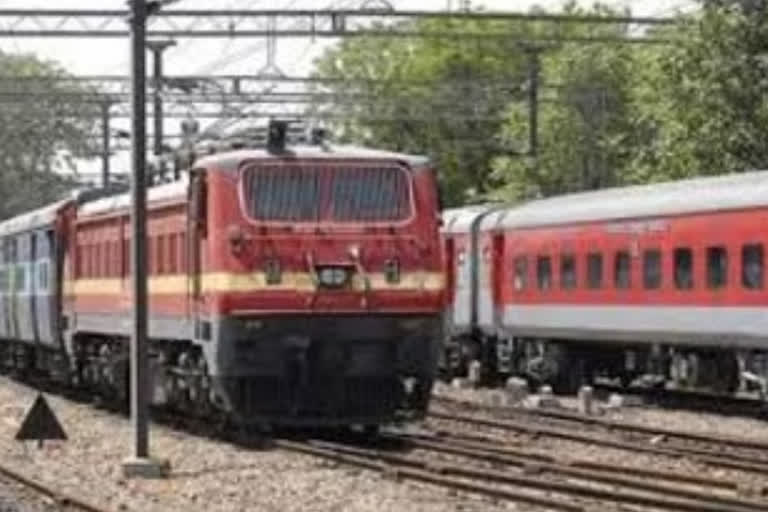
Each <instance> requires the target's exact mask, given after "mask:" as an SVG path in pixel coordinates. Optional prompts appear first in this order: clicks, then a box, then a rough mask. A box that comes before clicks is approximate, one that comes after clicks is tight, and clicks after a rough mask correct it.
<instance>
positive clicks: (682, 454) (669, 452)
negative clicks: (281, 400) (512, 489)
mask: <svg viewBox="0 0 768 512" xmlns="http://www.w3.org/2000/svg"><path fill="white" fill-rule="evenodd" d="M429 416H430V417H432V418H434V419H439V420H447V421H457V422H461V423H468V424H473V425H479V426H485V427H491V428H498V429H502V430H512V431H516V432H524V433H526V434H530V435H533V436H546V437H551V438H556V439H563V440H566V441H575V442H578V443H586V444H591V445H597V446H605V447H608V448H616V449H619V450H625V451H630V452H643V453H650V454H654V455H664V456H667V457H673V458H677V459H679V458H688V459H693V460H696V461H698V462H701V463H704V464H707V465H710V466H715V467H721V468H727V469H734V470H738V471H745V472H750V473H757V474H762V475H768V463H760V462H757V463H756V462H751V461H743V460H738V459H734V458H733V457H726V456H715V455H709V454H692V453H690V452H689V451H688V450H687V449H684V448H671V447H656V446H646V445H645V444H640V443H632V442H626V441H617V440H611V439H605V438H604V437H601V436H597V435H588V434H581V433H578V432H574V431H572V430H565V429H557V428H554V427H547V426H534V425H530V424H526V423H521V422H516V421H512V420H495V419H488V418H478V417H475V416H467V415H461V414H445V413H439V412H434V411H432V412H430V413H429Z"/></svg>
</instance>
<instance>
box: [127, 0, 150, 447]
mask: <svg viewBox="0 0 768 512" xmlns="http://www.w3.org/2000/svg"><path fill="white" fill-rule="evenodd" d="M131 5H132V17H131V59H132V73H131V109H132V113H131V123H132V128H131V135H132V136H131V161H132V166H133V169H132V170H133V180H132V182H131V183H132V188H131V193H132V196H133V204H132V207H133V211H132V214H133V215H132V221H133V224H132V228H133V238H132V244H133V245H132V256H133V258H132V261H133V272H132V276H131V277H132V280H133V283H132V284H133V286H132V289H133V307H134V309H133V332H132V336H131V421H132V423H133V431H134V442H135V446H134V448H135V453H134V455H135V457H136V458H137V459H147V458H149V427H148V424H147V422H148V419H149V418H148V416H149V403H148V400H147V399H148V391H149V390H148V386H147V384H148V377H149V371H148V370H149V364H148V359H147V259H146V256H147V254H146V228H147V204H146V202H147V188H146V185H147V184H146V165H147V147H146V146H147V133H146V132H147V125H146V122H147V121H146V120H147V112H146V99H147V98H146V95H147V91H146V87H147V69H146V64H147V62H146V53H145V52H146V21H147V6H146V2H145V0H133V1H132V2H131Z"/></svg>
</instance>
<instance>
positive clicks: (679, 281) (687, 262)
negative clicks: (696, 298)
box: [675, 247, 693, 290]
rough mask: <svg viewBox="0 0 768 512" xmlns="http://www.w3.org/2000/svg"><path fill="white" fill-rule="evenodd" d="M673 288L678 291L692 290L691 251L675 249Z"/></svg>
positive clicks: (683, 248)
mask: <svg viewBox="0 0 768 512" xmlns="http://www.w3.org/2000/svg"><path fill="white" fill-rule="evenodd" d="M675 286H676V287H677V288H678V289H679V290H690V289H691V288H693V251H691V250H690V249H688V248H686V247H681V248H678V249H675Z"/></svg>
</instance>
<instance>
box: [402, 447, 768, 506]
mask: <svg viewBox="0 0 768 512" xmlns="http://www.w3.org/2000/svg"><path fill="white" fill-rule="evenodd" d="M407 443H408V445H409V446H412V447H414V448H421V449H425V450H433V451H437V452H443V453H449V454H452V455H459V456H463V457H471V458H477V459H480V460H485V461H488V462H495V463H499V464H506V465H511V466H516V467H519V468H521V469H523V470H526V472H527V473H528V474H530V473H531V472H534V471H535V472H541V473H549V474H553V475H560V476H565V477H570V478H575V479H578V480H584V481H593V482H600V483H603V484H610V485H616V486H621V487H628V488H633V489H636V490H641V491H648V492H652V493H656V494H661V495H664V496H672V497H677V498H682V499H687V500H693V501H701V502H702V504H701V505H700V506H701V507H702V508H701V511H702V512H705V511H710V512H722V511H723V509H722V506H727V507H736V509H738V510H741V509H751V510H755V511H761V510H762V511H764V510H766V509H768V502H766V501H753V500H747V499H742V498H735V497H730V496H722V495H717V494H712V493H709V494H703V493H702V492H701V491H700V490H696V489H690V488H685V487H679V486H673V485H670V484H668V483H667V484H659V483H654V482H651V481H649V480H647V479H643V478H637V477H633V476H627V475H625V474H623V473H624V468H623V467H613V468H612V469H610V468H605V467H602V468H594V467H593V468H580V467H576V465H575V464H571V463H567V464H564V463H558V462H556V461H554V460H550V461H546V460H541V458H538V457H536V458H532V457H529V456H527V455H525V454H521V453H520V452H517V451H514V450H509V451H506V450H505V451H503V452H502V451H501V450H500V449H493V448H491V447H488V446H484V445H483V444H482V443H466V442H460V441H456V440H453V439H445V438H443V439H440V440H437V441H434V440H425V439H411V438H409V439H407ZM576 464H578V463H576ZM609 471H610V472H609ZM644 476H645V477H646V478H655V479H657V480H658V479H660V478H661V476H660V475H654V474H653V473H652V472H650V473H647V474H646V475H644ZM715 503H717V504H719V505H714V504H715Z"/></svg>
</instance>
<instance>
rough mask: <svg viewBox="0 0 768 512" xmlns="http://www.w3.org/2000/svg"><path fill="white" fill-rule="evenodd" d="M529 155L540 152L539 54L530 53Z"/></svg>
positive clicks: (536, 52) (534, 51)
mask: <svg viewBox="0 0 768 512" xmlns="http://www.w3.org/2000/svg"><path fill="white" fill-rule="evenodd" d="M528 127H529V128H528V129H529V133H528V138H529V141H528V154H529V156H536V155H537V154H538V152H539V52H538V50H536V49H531V50H529V52H528Z"/></svg>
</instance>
